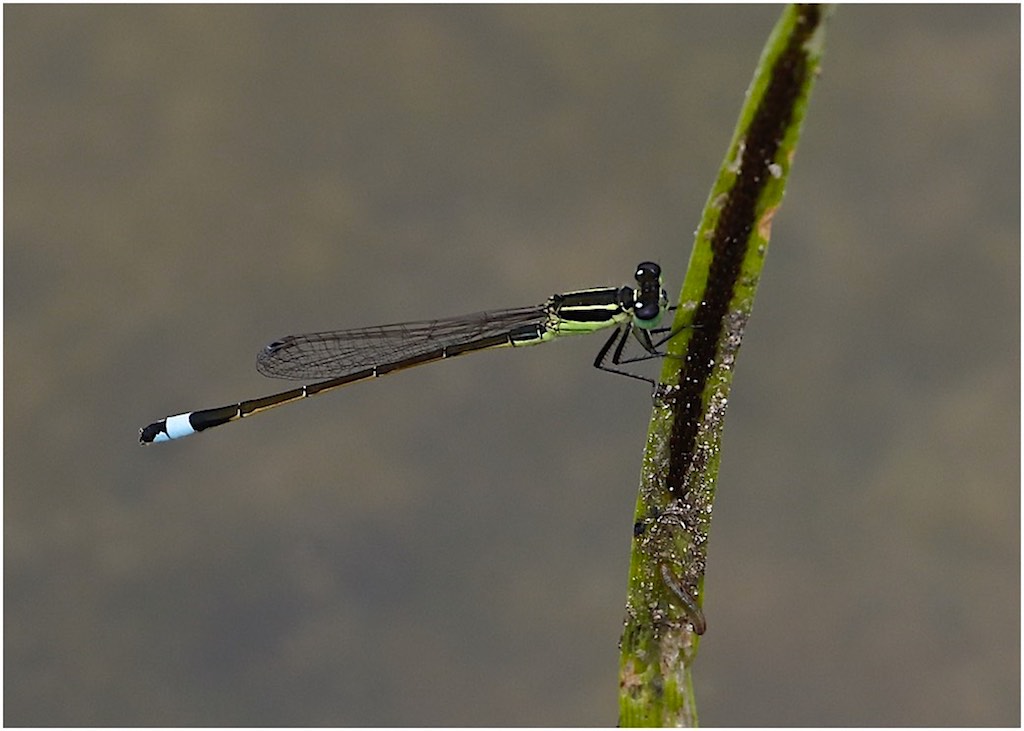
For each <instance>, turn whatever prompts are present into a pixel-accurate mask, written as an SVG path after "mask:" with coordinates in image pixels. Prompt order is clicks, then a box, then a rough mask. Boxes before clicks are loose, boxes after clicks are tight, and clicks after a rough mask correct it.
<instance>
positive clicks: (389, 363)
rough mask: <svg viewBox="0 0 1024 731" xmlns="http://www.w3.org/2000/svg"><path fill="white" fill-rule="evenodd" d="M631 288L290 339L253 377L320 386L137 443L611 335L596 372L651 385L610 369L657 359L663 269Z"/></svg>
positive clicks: (180, 420) (146, 435) (187, 421)
mask: <svg viewBox="0 0 1024 731" xmlns="http://www.w3.org/2000/svg"><path fill="white" fill-rule="evenodd" d="M634 276H635V278H636V286H635V287H629V286H627V287H597V288H594V289H581V290H577V291H575V292H566V293H565V294H556V295H553V296H551V297H549V298H548V300H547V301H546V302H544V303H543V304H540V305H536V306H533V307H519V308H516V309H511V310H493V311H490V312H479V313H476V314H473V315H466V316H463V317H452V318H446V319H441V320H424V321H420V322H408V323H402V324H397V325H380V326H377V327H367V328H360V329H356V330H334V331H330V332H319V333H311V334H307V335H289V336H288V337H285V338H282V339H280V340H275V341H274V342H272V343H270V344H269V345H267V346H266V347H265V348H264V349H263V350H262V351H261V352H260V353H259V355H258V356H257V357H256V369H257V370H258V371H259V372H260V373H262V374H263V375H265V376H270V377H272V378H288V379H292V380H311V379H317V378H318V379H323V380H320V381H318V382H316V383H312V384H310V385H308V386H301V387H299V388H294V389H291V390H290V391H283V392H281V393H276V394H273V395H271V396H264V397H263V398H257V399H251V400H249V401H241V402H239V403H236V404H230V405H228V406H221V407H219V408H215V409H203V410H202V411H189V412H187V413H184V414H178V415H176V416H168V417H165V418H163V419H160V420H159V421H155V422H153V423H152V424H150V425H149V426H147V427H145V428H144V429H140V430H139V442H140V443H142V444H151V443H152V442H166V441H169V440H171V439H179V438H181V437H186V436H189V435H191V434H195V433H197V432H201V431H205V430H206V429H210V428H212V427H215V426H220V425H221V424H227V423H228V422H231V421H236V420H238V419H241V418H243V417H246V416H252V415H253V414H258V413H260V412H263V411H266V410H267V409H272V408H274V407H276V406H284V405H285V404H290V403H292V402H293V401H299V400H301V399H304V398H309V397H310V396H316V395H317V394H321V393H326V392H327V391H333V390H334V389H336V388H341V387H342V386H347V385H349V384H351V383H357V382H359V381H365V380H369V379H371V378H377V377H379V376H383V375H385V374H387V373H393V372H395V371H400V370H402V369H404V368H411V367H412V366H418V365H423V364H424V363H432V362H434V361H436V360H443V359H444V358H452V357H454V356H456V355H462V354H463V353H473V352H476V351H479V350H490V349H493V348H504V347H507V346H512V347H519V346H522V345H536V344H537V343H545V342H547V341H549V340H554V339H555V338H560V337H562V336H565V335H581V334H586V333H592V332H596V331H598V330H605V329H608V328H615V331H614V332H613V333H612V334H611V336H610V337H609V338H608V340H607V341H606V342H605V344H604V345H603V346H602V347H601V350H600V351H598V353H597V357H596V358H595V359H594V366H596V367H597V368H600V369H602V370H606V371H610V372H612V373H619V374H621V375H625V376H629V377H631V378H639V379H640V380H644V381H648V382H650V383H654V382H653V381H651V379H649V378H645V377H644V376H640V375H637V374H635V373H630V372H628V371H625V370H622V369H620V368H615V367H612V366H609V365H607V364H606V361H607V360H608V355H609V353H611V362H612V365H613V366H619V365H621V364H622V363H628V362H631V361H633V360H641V359H643V358H650V357H656V356H660V355H662V353H660V352H659V351H658V347H659V346H660V345H661V344H662V343H664V342H665V341H666V340H668V338H669V337H671V336H672V335H673V334H674V333H669V334H668V335H666V336H665V337H663V338H662V339H661V340H660V341H658V342H654V341H652V339H651V334H652V333H664V332H666V330H667V328H658V324H659V322H660V320H661V316H662V314H663V313H664V312H665V311H666V310H667V309H669V308H667V304H668V297H667V295H666V293H665V290H664V289H663V288H662V285H661V267H659V266H658V265H657V264H655V263H653V262H643V263H641V264H639V265H637V268H636V273H635V275H634ZM631 334H632V335H633V336H634V337H635V339H636V340H637V341H638V342H639V343H640V345H641V346H642V347H643V349H644V351H645V353H646V355H645V356H643V358H633V359H626V360H623V358H622V354H623V350H624V348H625V347H626V342H627V340H628V339H629V337H630V335H631Z"/></svg>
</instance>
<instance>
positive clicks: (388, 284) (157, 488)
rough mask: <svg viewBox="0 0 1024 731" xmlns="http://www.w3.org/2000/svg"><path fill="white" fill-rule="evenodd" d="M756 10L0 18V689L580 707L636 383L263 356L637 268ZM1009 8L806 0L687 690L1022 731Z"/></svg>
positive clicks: (723, 130)
mask: <svg viewBox="0 0 1024 731" xmlns="http://www.w3.org/2000/svg"><path fill="white" fill-rule="evenodd" d="M779 13H780V9H779V8H778V7H771V6H757V7H750V6H722V7H679V6H671V7H670V6H655V7H652V6H643V7H621V6H599V7H594V6H547V7H545V6H522V7H517V6H484V7H465V6H435V7H427V6H419V7H417V6H340V7H339V6H316V7H309V6H293V7H282V6H254V7H253V6H188V5H183V6H146V7H139V6H134V7H133V6H88V5H85V6H60V5H56V6H38V5H19V6H6V7H5V8H4V19H5V21H6V23H5V24H6V29H5V30H6V33H5V36H4V41H5V42H4V63H5V69H4V82H5V95H4V102H5V104H4V111H5V134H4V152H5V165H4V182H5V190H4V193H5V195H4V203H5V217H4V239H5V242H4V243H5V246H4V285H5V291H4V306H5V311H4V326H5V334H4V346H5V347H4V365H5V381H4V386H5V388H4V393H5V397H6V398H5V401H4V425H5V427H6V430H5V434H4V477H5V478H6V479H5V481H4V488H5V489H4V630H5V633H4V639H5V644H4V670H5V674H4V702H5V707H4V710H5V714H4V722H5V723H6V724H7V725H19V726H25V725H57V726H61V725H81V724H87V725H103V726H115V725H203V726H207V725H306V726H313V725H457V726H458V725H610V724H614V723H615V721H616V717H617V700H616V697H617V677H616V674H617V665H618V650H617V648H616V643H617V641H618V637H619V632H620V629H621V622H622V618H623V605H624V601H625V590H626V580H627V569H628V561H629V549H630V539H631V529H632V523H633V507H634V502H635V499H636V490H637V483H638V477H639V473H640V457H641V452H642V448H643V442H644V437H645V431H646V424H647V420H648V417H649V413H650V408H651V402H650V396H649V393H648V390H647V389H646V388H645V387H644V386H643V385H642V384H638V383H634V382H631V381H630V380H629V379H623V378H614V377H612V376H609V375H606V374H603V373H600V372H598V371H596V370H594V369H593V368H591V365H590V364H591V361H592V359H593V357H594V353H595V352H596V350H597V348H598V347H599V346H600V344H601V342H600V340H601V339H600V338H595V339H593V340H592V339H589V338H580V339H577V340H573V341H569V342H559V343H557V344H551V345H547V346H544V347H539V348H531V349H526V350H520V351H516V352H508V351H505V352H492V353H484V354H479V355H474V356H473V357H467V358H463V359H457V360H454V361H451V362H448V363H445V364H443V365H436V366H433V367H426V368H421V369H416V370H413V371H410V372H407V373H402V374H401V375H397V376H395V377H393V378H387V379H382V380H380V381H375V382H373V383H368V384H363V385H360V386H357V387H353V388H351V389H347V390H345V391H342V392H339V393H336V394H333V395H330V396H324V397H323V398H319V399H313V400H310V401H307V402H305V403H303V404H298V405H294V406H290V407H288V408H286V409H282V410H279V411H275V412H272V413H269V414H267V415H265V416H261V417H260V418H257V419H252V420H248V421H243V422H241V423H238V424H234V425H232V426H228V427H224V428H223V429H218V430H216V431H213V432H210V433H208V434H204V435H201V436H199V437H196V438H193V439H190V440H185V441H182V442H178V443H174V444H169V445H160V446H156V447H150V448H146V449H143V448H140V447H139V445H138V443H137V439H138V429H139V427H141V426H143V425H145V424H146V423H148V422H150V421H152V420H154V419H157V418H160V417H162V416H164V415H166V414H174V413H179V412H181V411H187V410H191V409H196V408H204V407H212V406H220V405H223V404H226V403H231V402H233V401H237V400H240V399H243V398H250V397H256V396H262V395H264V394H267V393H272V392H275V391H277V390H280V389H281V388H283V387H286V386H287V384H286V383H285V382H274V381H269V380H267V379H264V378H262V377H260V376H259V375H258V374H257V373H256V372H255V369H254V356H255V353H256V352H257V350H258V349H259V348H260V347H261V346H262V345H263V344H264V343H265V342H267V341H269V340H272V339H274V338H276V337H279V336H281V335H284V334H287V333H291V332H301V331H309V330H318V329H333V328H341V327H354V326H361V325H369V324H379V323H385V322H393V321H401V320H406V319H417V318H423V317H439V316H445V315H455V314H460V313H465V312H472V311H475V310H479V309H483V308H493V307H510V306H518V305H524V304H533V303H538V302H542V301H543V300H544V299H545V298H546V297H547V296H548V295H550V294H551V293H553V292H558V291H564V290H566V289H573V288H580V287H587V286H595V285H605V284H609V285H618V284H621V283H624V282H627V281H628V280H629V279H630V275H631V273H632V268H633V266H634V265H635V264H636V263H637V262H638V261H641V260H644V259H653V260H656V261H659V262H661V264H662V266H663V268H664V269H665V272H666V279H667V283H668V285H669V288H670V291H671V292H672V294H673V296H675V293H677V292H678V287H679V285H680V283H681V281H682V277H683V273H684V270H685V266H686V263H687V259H688V257H689V252H690V246H691V240H692V232H693V230H694V229H695V228H696V226H697V223H698V221H699V218H700V212H701V209H702V206H703V204H704V201H705V198H706V196H707V192H708V190H709V189H710V186H711V183H712V181H713V180H714V177H715V174H716V172H717V169H718V165H719V163H720V161H721V159H722V157H723V156H724V154H725V150H726V145H727V144H728V141H729V139H730V136H731V134H732V130H733V126H734V124H735V120H736V116H737V114H738V111H739V107H740V103H741V101H742V98H743V93H744V90H745V89H746V87H747V84H748V82H749V80H750V78H751V75H752V73H753V70H754V66H755V64H756V62H757V59H758V56H759V54H760V52H761V48H762V46H763V44H764V42H765V39H766V38H767V36H768V33H769V32H770V30H771V28H772V26H773V24H774V23H775V21H776V19H777V17H778V15H779ZM1019 28H1020V9H1019V7H1017V6H1005V5H1004V6H995V7H991V6H989V7H985V6H970V7H962V6H960V7H958V6H948V5H947V6H938V7H936V6H915V7H881V6H870V7H854V6H851V7H843V8H841V9H840V10H839V12H838V13H837V14H836V15H835V16H834V18H833V19H832V23H831V26H830V29H829V34H828V39H827V50H826V54H825V60H824V69H823V74H822V76H821V78H820V80H819V83H818V85H817V87H816V89H815V91H814V95H813V98H812V100H811V105H810V110H809V114H808V117H807V121H806V126H805V131H804V137H803V141H802V144H801V146H800V149H799V152H798V155H797V160H796V165H795V167H794V170H793V174H792V177H791V179H790V186H789V190H788V192H787V196H786V201H785V205H784V206H783V209H782V211H781V213H780V214H779V215H778V216H777V217H776V218H775V224H774V230H773V237H772V245H771V252H770V255H769V256H768V260H767V262H766V266H765V270H764V275H763V278H762V281H761V287H760V292H759V297H758V301H757V304H756V307H755V311H754V316H753V318H752V320H751V322H750V324H749V327H748V329H747V336H746V340H745V344H744V346H743V350H742V352H741V354H740V358H739V364H738V365H739V367H738V371H737V374H736V379H735V384H734V388H733V391H732V397H731V399H730V405H731V407H730V411H729V416H728V420H727V422H728V423H727V428H726V432H725V439H724V443H723V459H722V470H721V474H720V481H719V488H718V500H717V504H716V506H715V519H714V523H713V525H712V530H711V544H710V553H709V560H708V570H707V582H706V597H705V605H704V610H705V612H706V614H707V617H708V624H709V629H708V633H707V634H706V635H705V637H704V640H703V641H702V643H701V647H700V655H699V658H698V661H697V665H696V668H695V672H694V679H695V685H696V693H697V700H698V707H699V710H700V716H701V721H702V723H703V724H705V725H713V726H714V725H730V726H741V725H807V726H819V725H824V726H834V725H841V726H860V725H899V726H916V725H925V726H928V725H953V726H972V725H985V726H1005V725H1009V726H1015V725H1018V724H1019V723H1020V715H1019V713H1020V710H1019V709H1020V459H1019V457H1020V452H1019V445H1020V420H1019V419H1020V413H1019V404H1020V380H1019V374H1020V351H1019V346H1020V341H1019V333H1020V231H1019V220H1020V178H1019V170H1020V168H1019V165H1020V137H1019V131H1020V113H1019V110H1020V96H1019V94H1020V76H1019V69H1020V35H1019Z"/></svg>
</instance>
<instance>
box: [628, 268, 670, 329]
mask: <svg viewBox="0 0 1024 731" xmlns="http://www.w3.org/2000/svg"><path fill="white" fill-rule="evenodd" d="M636 283H637V287H636V290H635V291H634V293H633V300H634V303H633V317H634V322H636V324H637V326H638V327H642V328H645V329H649V328H653V327H657V325H658V322H659V321H660V320H661V313H662V312H663V311H664V309H665V307H666V306H667V305H668V294H667V293H666V292H665V290H664V289H662V287H661V267H660V266H658V265H657V264H655V263H654V262H653V261H645V262H641V263H640V264H637V267H636Z"/></svg>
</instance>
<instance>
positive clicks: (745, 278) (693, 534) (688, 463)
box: [619, 5, 828, 726]
mask: <svg viewBox="0 0 1024 731" xmlns="http://www.w3.org/2000/svg"><path fill="white" fill-rule="evenodd" d="M827 14H828V12H827V9H825V8H823V7H822V6H813V5H811V6H806V5H805V6H796V5H794V6H787V7H786V9H785V10H784V11H783V14H782V17H781V18H780V20H779V21H778V23H777V24H776V26H775V29H774V30H773V31H772V34H771V36H770V38H769V39H768V43H767V45H766V46H765V49H764V52H763V53H762V55H761V60H760V62H759V64H758V67H757V70H756V71H755V73H754V79H753V81H752V83H751V85H750V89H749V91H748V93H747V98H746V101H745V103H744V105H743V108H742V110H741V112H740V119H739V123H738V124H737V127H736V131H735V133H734V135H733V139H732V142H731V143H730V145H729V149H728V152H727V154H726V157H725V161H724V162H723V164H722V167H721V169H720V171H719V174H718V179H717V180H716V181H715V184H714V186H713V187H712V189H711V193H710V195H709V196H708V202H707V204H706V205H705V207H704V213H703V216H702V219H701V224H700V227H699V228H698V230H697V234H696V240H695V243H694V247H693V251H692V253H691V256H690V264H689V268H688V270H687V273H686V280H685V282H684V284H683V288H682V291H681V293H680V297H679V307H678V309H677V311H676V319H675V323H673V327H674V328H684V327H685V328H686V329H684V330H682V331H681V333H680V334H679V335H678V336H677V337H675V338H673V339H672V341H671V342H670V346H669V354H670V356H671V357H667V358H665V365H664V368H663V370H662V374H661V386H659V389H658V392H657V394H656V397H655V406H654V410H653V414H652V417H651V425H650V429H649V431H648V440H647V446H646V450H645V452H644V460H643V468H642V475H641V481H640V492H639V496H638V499H637V505H636V514H635V522H634V540H633V549H632V556H631V560H630V575H629V590H628V596H627V600H626V619H625V627H624V630H623V634H622V640H621V650H622V653H621V658H620V664H619V725H621V726H696V725H697V709H696V702H695V699H694V694H693V682H692V678H691V675H690V670H691V667H692V664H693V661H694V659H695V657H696V654H697V648H698V643H699V635H700V634H703V632H704V630H705V628H706V622H705V620H704V616H703V614H702V612H701V608H700V607H701V605H702V603H703V588H704V567H705V563H706V559H707V539H708V532H709V529H710V523H711V510H712V505H713V502H714V496H715V485H716V480H717V476H718V464H719V448H720V444H721V437H722V429H723V424H724V416H725V410H726V406H727V404H728V396H729V388H730V385H731V383H732V372H733V368H734V366H735V361H736V355H737V352H738V350H739V347H740V343H741V341H742V338H743V331H744V328H745V326H746V323H747V320H748V319H749V317H750V312H751V309H752V307H753V302H754V294H755V292H756V289H757V283H758V280H759V278H760V272H761V267H762V265H763V263H764V256H765V253H766V251H767V247H768V238H769V236H770V233H771V222H772V218H773V217H774V216H775V213H776V212H777V210H778V208H779V206H780V204H781V202H782V195H783V191H784V188H785V183H786V179H787V177H788V175H789V171H790V167H791V164H792V161H793V155H794V153H795V151H796V144H797V140H798V138H799V135H800V128H801V124H802V122H803V118H804V113H805V111H806V108H807V101H808V98H809V95H810V91H811V87H812V85H813V82H814V79H815V77H816V76H817V72H818V66H819V62H820V58H821V52H822V46H823V41H824V21H825V18H826V16H827Z"/></svg>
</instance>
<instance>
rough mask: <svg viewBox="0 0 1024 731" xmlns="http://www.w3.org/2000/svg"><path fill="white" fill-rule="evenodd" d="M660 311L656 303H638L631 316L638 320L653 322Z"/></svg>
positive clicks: (659, 306)
mask: <svg viewBox="0 0 1024 731" xmlns="http://www.w3.org/2000/svg"><path fill="white" fill-rule="evenodd" d="M660 311H661V305H660V304H658V302H656V301H655V302H640V303H638V304H637V306H636V307H635V308H633V315H634V316H635V317H636V318H637V319H639V320H653V319H655V318H656V317H657V316H658V313H659V312H660Z"/></svg>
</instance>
